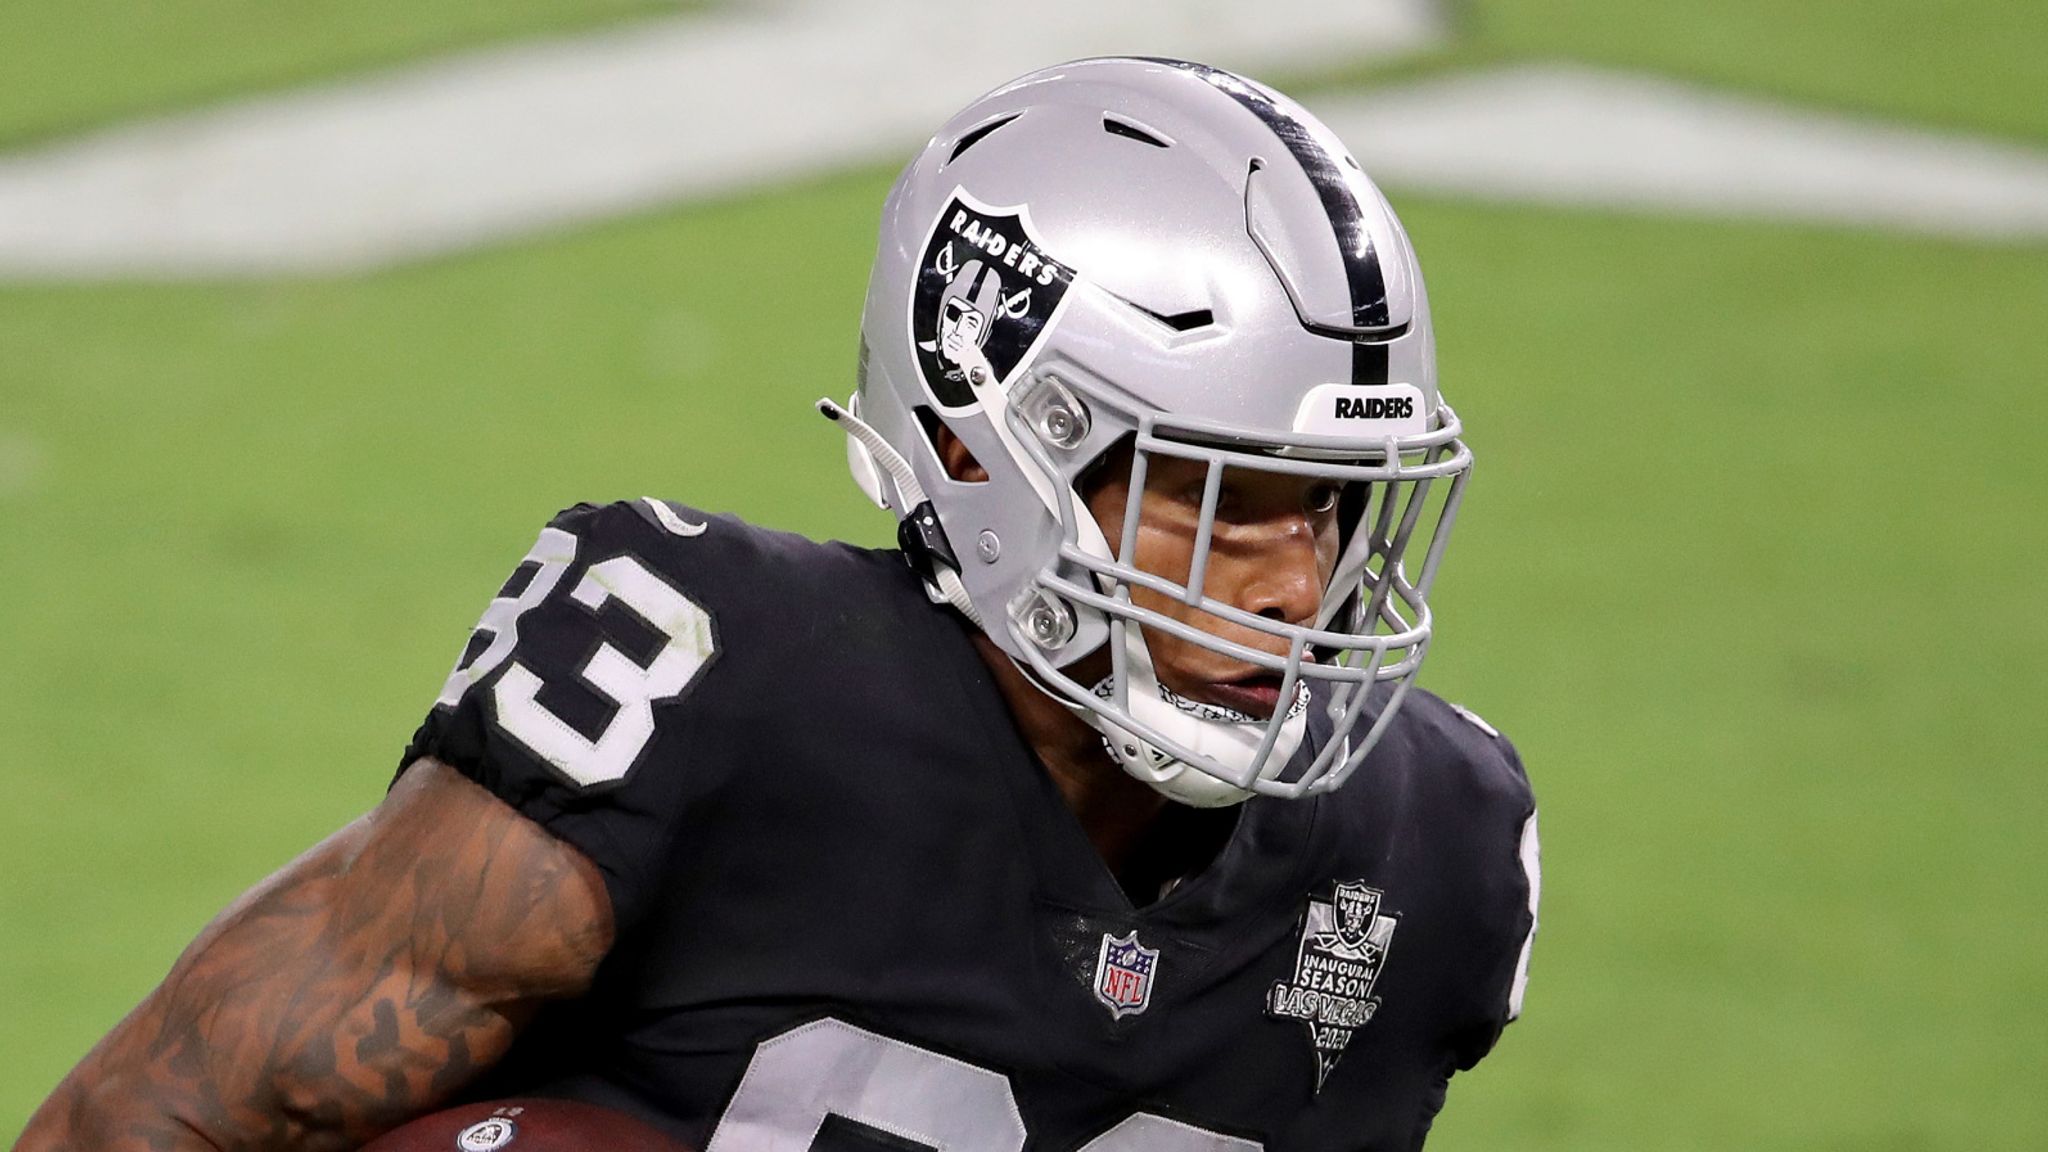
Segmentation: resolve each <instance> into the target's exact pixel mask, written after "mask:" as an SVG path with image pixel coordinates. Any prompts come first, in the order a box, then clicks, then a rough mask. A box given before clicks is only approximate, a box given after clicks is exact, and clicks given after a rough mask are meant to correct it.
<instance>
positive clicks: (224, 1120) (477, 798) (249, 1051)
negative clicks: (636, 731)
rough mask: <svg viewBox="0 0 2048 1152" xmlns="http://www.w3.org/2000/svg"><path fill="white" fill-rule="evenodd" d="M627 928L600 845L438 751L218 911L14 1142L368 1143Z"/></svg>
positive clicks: (118, 1150) (35, 1148) (476, 1063)
mask: <svg viewBox="0 0 2048 1152" xmlns="http://www.w3.org/2000/svg"><path fill="white" fill-rule="evenodd" d="M611 939H612V920H611V905H610V903H609V900H608V898H607V897H606V894H605V889H604V883H603V879H602V877H601V876H600V875H599V873H598V871H597V869H596V867H595V866H594V865H592V864H591V863H590V862H589V860H587V859H586V858H584V857H583V856H582V855H581V854H579V853H578V852H576V851H575V850H574V849H572V848H570V847H569V846H568V845H566V844H563V843H561V842H560V841H558V840H556V839H554V838H553V837H552V836H550V835H549V834H548V833H547V832H545V831H543V830H542V829H541V828H540V827H539V826H537V825H535V824H533V823H531V822H529V821H528V820H526V819H525V818H524V817H522V816H520V815H519V814H517V813H515V812H514V811H513V810H512V809H511V808H509V807H507V806H506V805H505V804H503V803H501V802H500V801H499V800H498V799H497V798H495V797H493V796H491V795H490V794H489V793H488V792H485V791H484V790H483V789H482V788H480V787H478V786H477V785H475V784H473V783H471V782H470V781H469V780H467V779H465V778H463V777H462V776H461V775H459V774H457V773H456V772H455V770H454V769H452V768H449V767H447V766H446V765H444V764H441V763H438V762H435V761H431V760H423V761H420V762H418V763H416V764H414V765H413V766H412V768H411V769H409V770H408V771H407V772H406V773H405V775H404V776H402V777H401V778H400V779H399V782H398V784H397V786H396V787H394V788H393V789H392V791H391V793H390V795H389V796H387V797H386V798H385V800H384V802H383V803H382V804H381V805H379V806H378V808H377V809H376V810H375V811H373V812H371V813H370V814H369V815H367V816H365V817H363V818H362V819H360V820H357V821H356V822H355V823H353V824H350V825H349V826H348V827H346V828H344V829H342V830H341V831H339V832H337V833H335V834H334V835H333V836H331V837H329V838H328V839H327V840H325V841H324V842H322V843H321V844H320V845H318V846H317V847H315V848H313V849H312V850H311V851H309V852H307V853H306V854H305V855H304V856H301V857H300V858H299V859H297V860H295V861H293V862H292V863H291V864H290V865H288V866H286V867H285V868H284V870H283V871H281V872H279V873H277V874H276V875H275V876H272V877H270V878H269V879H268V880H266V881H264V882H263V883H262V884H260V885H258V886H257V887H256V888H254V889H253V890H251V891H250V892H248V893H247V894H246V895H244V896H243V897H242V898H241V899H240V900H237V901H236V902H235V903H234V904H233V905H231V906H230V907H229V908H228V909H227V911H225V912H223V913H221V915H220V916H219V918H217V919H216V920H215V921H214V922H213V923H212V924H210V925H208V926H207V928H206V930H205V931H204V932H202V933H201V934H200V936H199V938H198V939H197V940H195V941H193V943H192V945H191V947H189V948H188V949H186V951H185V954H184V955H183V956H181V957H179V958H178V962H177V964H176V965H174V966H173V967H172V969H171V972H170V975H168V976H167V977H165V978H164V982H163V983H162V985H160V986H159V987H158V988H157V989H156V990H155V991H154V992H152V993H150V995H149V996H148V998H147V999H145V1000H143V1002H142V1003H141V1005H140V1006H138V1007H137V1008H136V1009H135V1010H134V1011H133V1012H131V1013H129V1015H128V1017H127V1018H126V1019H124V1020H123V1021H121V1023H120V1024H119V1025H117V1026H116V1027H115V1028H114V1030H113V1031H112V1032H111V1033H109V1034H108V1035H107V1037H106V1038H105V1039H104V1040H102V1041H100V1043H99V1045H98V1047H96V1048H94V1049H93V1050H92V1052H91V1053H89V1054H88V1055H87V1056H86V1058H85V1059H84V1060H83V1061H82V1062H81V1063H80V1064H79V1065H78V1067H77V1068H75V1069H73V1070H72V1072H71V1074H70V1075H69V1076H67V1077H65V1079H64V1081H63V1083H61V1084H59V1085H58V1086H57V1090H56V1091H55V1092H54V1093H52V1094H51V1096H50V1098H49V1099H48V1100H47V1101H45V1102H44V1104H43V1106H42V1108H41V1109H40V1110H39V1111H38V1112H37V1113H36V1115H35V1117H34V1118H33V1119H31V1120H30V1121H29V1126H28V1129H27V1130H26V1131H25V1132H23V1133H22V1137H21V1141H20V1142H19V1143H18V1144H17V1145H16V1146H15V1152H59V1150H65V1152H74V1150H75V1152H86V1150H93V1152H99V1150H102V1149H104V1150H106V1152H129V1150H136V1152H141V1150H144V1149H147V1150H149V1152H188V1150H191V1152H205V1150H210V1149H220V1150H222V1152H243V1150H254V1149H284V1148H290V1149H344V1148H353V1147H355V1146H356V1145H358V1144H360V1143H362V1142H363V1141H365V1140H367V1139H369V1138H370V1137H372V1136H374V1135H376V1134H377V1133H379V1132H381V1131H383V1130H385V1129H387V1128H390V1127H393V1126H395V1125H397V1124H398V1123H399V1122H401V1121H403V1120H405V1119H407V1118H409V1117H412V1116H414V1115H417V1114H419V1113H421V1112H424V1111H427V1110H429V1109H431V1108H432V1107H433V1106H434V1105H436V1104H438V1103H439V1102H441V1101H442V1100H445V1099H446V1098H447V1097H448V1096H449V1094H451V1093H452V1092H454V1091H455V1090H456V1089H457V1088H459V1087H460V1086H461V1085H462V1084H464V1083H465V1082H467V1081H468V1080H470V1079H472V1078H473V1077H475V1076H476V1075H477V1074H478V1073H480V1072H482V1071H483V1070H484V1069H485V1068H486V1067H488V1066H489V1065H490V1064H492V1063H493V1062H495V1061H496V1060H497V1059H498V1058H499V1057H500V1056H502V1055H503V1054H504V1052H505V1049H506V1047H507V1046H508V1045H510V1043H511V1042H512V1038H513V1035H514V1033H516V1032H517V1030H518V1029H519V1027H520V1026H521V1025H522V1024H523V1023H524V1022H525V1021H526V1020H527V1019H528V1018H529V1017H530V1016H531V1014H532V1011H533V1009H534V1008H535V1007H537V1006H538V1004H539V1003H540V1002H541V1001H543V1000H546V999H550V998H554V997H562V996H571V995H575V994H577V993H579V992H581V991H583V990H584V989H585V988H586V987H588V985H589V982H590V978H591V976H592V974H593V973H594V972H595V970H596V968H597V964H598V961H599V960H601V959H602V958H603V957H604V954H605V952H606V951H607V950H608V949H609V948H610V946H611Z"/></svg>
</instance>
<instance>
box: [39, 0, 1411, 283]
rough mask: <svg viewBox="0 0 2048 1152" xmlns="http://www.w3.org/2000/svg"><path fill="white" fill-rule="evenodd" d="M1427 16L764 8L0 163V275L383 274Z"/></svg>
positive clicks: (287, 98) (300, 97) (1354, 1)
mask: <svg viewBox="0 0 2048 1152" xmlns="http://www.w3.org/2000/svg"><path fill="white" fill-rule="evenodd" d="M1441 35H1442V29H1441V27H1440V26H1439V24H1438V21H1437V19H1436V16H1435V8H1434V5H1433V3H1432V0H1346V2H1345V3H1342V4H1331V3H1327V2H1326V0H1261V2H1260V3H1258V4H1245V3H1240V2H1238V0H1200V2H1190V0H1115V2H1105V0H1034V2H1033V3H1032V4H1030V5H1028V6H1024V7H1019V6H1016V5H992V4H972V3H967V4H948V5H934V4H928V3H921V2H918V0H864V2H863V3H859V4H850V3H841V2H838V0H766V2H764V3H756V4H754V5H751V6H747V7H742V8H739V9H737V10H731V9H724V10H716V11H713V12H709V13H705V14H700V15H693V16H688V17H679V18H676V19H673V20H667V21H661V22H657V23H652V24H642V25H636V26H631V27H624V28H618V29H614V30H611V31H608V32H604V33H600V34H597V35H591V36H585V37H579V38H576V39H571V40H562V41H557V42H553V43H546V44H536V45H526V46H519V47H513V48H505V49H496V50H490V51H484V52H477V53H471V54H467V55H463V56H459V57H452V58H447V59H443V60H440V61H436V62H432V63H429V64H425V65H422V66H419V67H417V68H415V69H413V70H410V71H406V72H400V73H393V74H389V75H385V76H381V77H375V78H369V79H364V80H360V81H357V82H353V83H349V84H344V85H338V86H333V87H327V88H322V89H316V90H309V91H303V92H298V93H291V94H286V95H281V96H273V97H269V98H265V99H261V100H254V101H250V102H248V103H245V104H240V105H237V106H233V107H228V108H223V109H218V110H213V111H208V112H203V113H197V114H192V115H187V116H179V117H174V118H169V119H162V120H156V121H153V122H149V123H142V124H135V125H131V126H126V127H120V128H116V129H113V130H110V131H106V132H102V133H99V134H96V135H94V136H91V137H89V138H86V139H81V140H77V141H72V142H67V143H63V144H58V145H54V146H50V147H46V148H42V149H39V150H36V151H34V152H30V153H24V154H17V155H15V156H12V157H8V158H5V159H0V275H5V276H9V277H12V278H17V279H19V278H63V279H73V278H81V277H134V276H144V277H162V276H169V277H179V276H218V275H258V276H261V275H274V274H290V273H301V272H322V271H335V270H346V269H352V268H363V267H371V266H376V265H380V264H385V263H389V262H392V261H396V260H402V259H405V258H407V257H413V256H419V255H424V254H429V253H434V252H442V251H448V250H452V249H458V248H462V247H466V246H470V245H474V244H479V243H484V242H488V241H492V240H497V239H501V238H504V237H508V236H515V235H519V234H522V233H526V232H531V231H534V230H537V229H542V228H547V227H551V226H556V225H559V224H562V223H564V222H567V221H575V220H584V219H592V218H597V217H602V216H606V215H610V214H614V213H619V212H624V211H630V210H633V209H637V208H642V207H645V206H648V205H654V204H661V203H667V202H672V201H676V200H681V199H686V198H689V197H693V196H703V195H707V194H713V193H719V192H726V191H731V190H734V189H740V188H746V187H751V186H754V185H757V184H762V183H766V182H771V181H776V180H782V179H786V178H788V177H791V176H796V175H801V174H805V173H811V172H818V171H822V170H830V169H834V168H840V167H844V166H846V165H849V164H853V163H859V162H866V161H872V160H876V159H881V158H885V157H895V156H903V155H907V154H908V152H909V151H910V150H912V149H914V148H915V147H916V146H917V144H918V142H919V141H921V140H922V139H923V137H924V136H925V135H926V134H927V133H929V132H930V131H931V130H932V128H934V127H935V126H936V125H937V124H938V123H939V122H940V121H941V120H943V119H944V118H945V117H946V116H947V115H949V114H950V113H951V112H952V111H954V110H955V109H957V108H958V107H960V106H961V105H963V104H965V103H966V102H967V101H968V100H970V99H972V98H973V97H974V96H976V95H977V94H979V93H980V92H982V91H983V90H985V89H987V88H988V87H990V86H991V85H992V84H995V83H999V82H1001V81H1002V80H1005V79H1008V78H1009V77H1011V76H1013V75H1017V74H1019V73H1022V72H1025V71H1028V70H1030V69H1032V68H1036V67H1041V66H1043V65H1045V64H1047V63H1054V62H1057V61H1060V60H1065V59H1072V58H1075V57H1078V56H1085V55H1093V54H1100V53H1109V52H1132V51H1144V52H1148V53H1154V54H1168V55H1180V56H1187V57H1191V58H1194V59H1203V60H1209V61H1211V62H1214V63H1217V64H1220V65H1223V66H1226V67H1235V68H1240V69H1243V70H1246V71H1252V72H1260V71H1266V72H1270V71H1272V70H1273V69H1275V68H1280V67H1314V66H1316V65H1319V64H1338V63H1342V62H1344V61H1347V60H1355V59H1360V58H1367V57H1372V56H1385V55H1393V54H1398V53H1405V52H1411V51H1414V50H1415V49H1417V48H1420V47H1423V46H1425V45H1428V44H1430V43H1434V42H1435V41H1436V40H1437V39H1438V38H1440V36H1441Z"/></svg>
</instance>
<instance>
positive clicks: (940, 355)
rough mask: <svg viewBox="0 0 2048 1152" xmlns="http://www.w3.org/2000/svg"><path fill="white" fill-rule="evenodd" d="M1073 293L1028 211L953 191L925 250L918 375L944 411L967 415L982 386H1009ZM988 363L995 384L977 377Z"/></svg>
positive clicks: (916, 308)
mask: <svg viewBox="0 0 2048 1152" xmlns="http://www.w3.org/2000/svg"><path fill="white" fill-rule="evenodd" d="M1073 283H1074V270H1073V268H1072V267H1070V266H1069V265H1067V264H1066V263H1065V262H1064V261H1062V260H1059V259H1058V258H1056V257H1054V256H1052V255H1051V254H1049V253H1047V252H1046V250H1045V245H1044V244H1043V243H1041V242H1040V241H1039V239H1038V238H1037V237H1036V236H1034V235H1032V233H1031V226H1030V222H1029V220H1028V218H1027V217H1026V215H1025V209H1024V208H1023V207H1022V206H1019V207H1016V208H991V207H989V206H987V205H985V204H982V203H980V202H979V201H977V200H975V199H974V198H973V197H972V196H969V195H968V194H967V193H966V192H965V191H964V190H962V189H958V188H955V189H954V190H953V195H952V197H951V198H950V199H948V201H947V202H946V207H945V210H944V211H942V212H940V213H939V218H938V219H937V220H936V221H934V223H933V225H932V233H931V237H930V238H929V239H928V240H926V241H925V246H924V256H923V259H922V261H921V262H920V263H919V265H918V272H917V288H916V291H914V292H912V293H911V299H910V341H911V344H912V346H913V347H914V348H915V349H916V355H917V367H918V372H919V374H920V375H922V376H923V377H924V382H925V385H926V386H927V387H929V388H930V389H931V391H932V395H933V396H934V397H935V398H937V400H938V402H939V404H940V405H941V406H942V407H946V408H965V407H968V406H970V405H972V404H974V403H975V396H974V387H975V386H977V385H982V384H993V385H996V386H998V387H1000V386H1004V385H1007V384H1008V383H1009V380H1010V377H1011V375H1012V374H1013V373H1015V372H1016V370H1017V366H1018V365H1020V364H1022V363H1024V362H1025V361H1027V360H1029V359H1030V358H1031V353H1032V352H1033V351H1034V350H1035V349H1036V348H1037V347H1038V344H1039V342H1040V341H1041V340H1042V339H1043V338H1044V336H1045V334H1046V332H1047V330H1048V329H1050V328H1051V326H1052V322H1053V319H1054V316H1055V314H1056V313H1057V312H1058V311H1059V307H1060V301H1061V300H1063V299H1064V298H1065V297H1066V293H1067V289H1068V288H1070V287H1072V286H1073ZM982 361H985V362H986V364H987V367H988V369H989V372H990V375H991V376H992V377H993V378H992V379H989V380H976V379H972V378H971V377H970V375H969V373H970V371H971V369H972V368H974V367H975V366H977V365H978V364H979V363H980V362H982Z"/></svg>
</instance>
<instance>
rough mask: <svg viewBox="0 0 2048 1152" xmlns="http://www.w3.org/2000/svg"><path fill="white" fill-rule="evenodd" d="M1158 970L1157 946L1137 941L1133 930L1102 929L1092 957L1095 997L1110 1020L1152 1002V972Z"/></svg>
mask: <svg viewBox="0 0 2048 1152" xmlns="http://www.w3.org/2000/svg"><path fill="white" fill-rule="evenodd" d="M1158 970H1159V949H1157V948H1147V947H1145V946H1144V945H1143V944H1140V943H1138V931H1137V929H1135V928H1133V929H1132V930H1131V931H1129V932H1127V933H1125V934H1124V935H1122V936H1111V935H1110V934H1109V933H1107V932H1104V933H1103V934H1102V951H1101V952H1100V953H1098V954H1097V956H1096V959H1095V998H1096V999H1097V1000H1100V1001H1102V1003H1103V1004H1104V1005H1105V1006H1106V1007H1108V1009H1109V1014H1110V1017H1111V1018H1112V1019H1117V1020H1121V1019H1123V1018H1124V1017H1126V1016H1135V1015H1137V1014H1138V1013H1140V1012H1143V1011H1144V1010H1145V1008H1146V1006H1147V1005H1149V1004H1151V1003H1152V975H1153V973H1155V972H1157V971H1158Z"/></svg>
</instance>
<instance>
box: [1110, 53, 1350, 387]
mask: <svg viewBox="0 0 2048 1152" xmlns="http://www.w3.org/2000/svg"><path fill="white" fill-rule="evenodd" d="M1137 59H1142V60H1147V61H1149V62H1151V63H1154V64H1165V65H1168V66H1170V67H1173V68H1178V69H1181V70H1182V71H1184V72H1188V73H1190V74H1192V75H1195V76H1199V77H1201V78H1202V79H1203V80H1206V81H1208V82H1209V84H1210V85H1211V86H1212V87H1214V88H1215V89H1216V90H1217V91H1219V92H1221V93H1223V94H1224V95H1226V96H1228V97H1230V98H1231V99H1232V100H1235V101H1237V102H1238V103H1239V104H1241V105H1243V106H1244V108H1245V109H1246V110H1248V111H1249V112H1251V113H1252V114H1253V115H1254V116H1257V117H1258V118H1259V119H1260V120H1261V121H1263V122H1264V123H1265V125H1266V127H1267V128H1269V129H1271V130H1272V132H1273V135H1274V136H1276V137H1278V138H1279V140H1280V143H1281V144H1282V145H1284V146H1285V147H1286V149H1287V151H1288V154H1289V155H1291V156H1293V157H1294V160H1295V163H1297V164H1299V165H1301V170H1302V171H1303V172H1304V173H1305V174H1306V175H1307V176H1308V179H1309V183H1310V184H1311V185H1313V186H1314V187H1315V190H1316V198H1317V199H1319V200H1321V201H1322V204H1323V213H1324V214H1325V215H1327V216H1328V217H1329V218H1330V230H1331V231H1332V232H1333V233H1334V234H1335V235H1336V238H1337V252H1338V255H1339V256H1340V257H1341V258H1342V259H1343V261H1344V279H1345V282H1346V284H1347V286H1348V287H1349V288H1350V291H1351V322H1352V324H1354V325H1356V326H1357V327H1360V328H1386V327H1388V326H1389V325H1390V323H1391V320H1390V317H1389V315H1388V310H1387V282H1386V277H1385V276H1384V274H1382V273H1381V271H1380V257H1379V252H1378V251H1377V250H1376V249H1375V248H1374V247H1373V243H1372V233H1371V232H1370V231H1368V230H1367V229H1366V227H1365V208H1364V206H1363V205H1361V204H1360V203H1359V202H1358V196H1357V193H1356V192H1355V191H1354V190H1353V189H1352V186H1351V183H1350V181H1348V180H1346V179H1345V178H1344V159H1343V157H1341V156H1337V155H1334V154H1333V153H1331V152H1330V150H1329V149H1327V148H1325V147H1323V145H1322V144H1321V143H1320V142H1319V141H1317V140H1316V138H1315V135H1314V133H1312V132H1310V131H1309V128H1308V125H1307V124H1304V123H1303V122H1302V121H1301V118H1300V117H1298V116H1296V115H1294V114H1293V113H1292V112H1289V111H1288V110H1287V109H1285V108H1283V107H1281V106H1280V105H1279V104H1277V103H1275V102H1274V100H1273V99H1272V97H1270V96H1268V95H1267V94H1266V93H1265V92H1264V91H1263V90H1261V89H1260V88H1258V87H1256V86H1255V85H1253V84H1251V83H1250V82H1248V81H1246V80H1245V79H1244V78H1243V77H1241V76H1238V75H1236V74H1234V73H1230V72H1225V71H1223V70H1222V69H1220V68H1211V67H1209V66H1208V65H1206V64H1195V63H1192V62H1189V61H1186V60H1169V59H1165V58H1162V57H1155V56H1144V57H1137ZM1351 382H1352V383H1354V384H1385V383H1386V382H1387V346H1386V345H1385V344H1384V343H1381V342H1378V341H1372V342H1366V341H1353V342H1352V353H1351Z"/></svg>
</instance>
